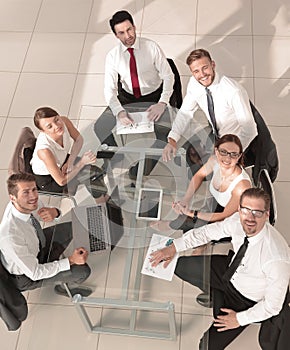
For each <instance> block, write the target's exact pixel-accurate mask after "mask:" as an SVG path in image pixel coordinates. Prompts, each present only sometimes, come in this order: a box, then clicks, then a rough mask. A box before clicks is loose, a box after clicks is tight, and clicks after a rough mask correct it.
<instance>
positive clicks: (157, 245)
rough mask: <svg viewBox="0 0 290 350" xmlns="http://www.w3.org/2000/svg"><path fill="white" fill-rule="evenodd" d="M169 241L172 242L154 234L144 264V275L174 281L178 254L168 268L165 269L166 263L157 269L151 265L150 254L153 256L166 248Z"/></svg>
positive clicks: (159, 265)
mask: <svg viewBox="0 0 290 350" xmlns="http://www.w3.org/2000/svg"><path fill="white" fill-rule="evenodd" d="M169 240H171V238H170V237H165V236H162V235H158V234H153V236H152V238H151V242H150V245H149V248H148V251H147V254H146V257H145V260H144V263H143V267H142V270H141V273H142V274H143V275H148V276H152V277H156V278H160V279H163V280H166V281H171V280H172V277H173V274H174V270H175V266H176V263H177V258H178V253H176V254H175V255H174V258H173V259H172V260H171V262H170V264H169V265H168V266H167V267H166V268H164V267H163V265H164V262H161V263H159V264H158V265H157V266H156V267H152V265H151V263H150V254H152V253H153V252H155V251H156V250H159V249H162V248H164V247H166V243H167V242H168V241H169Z"/></svg>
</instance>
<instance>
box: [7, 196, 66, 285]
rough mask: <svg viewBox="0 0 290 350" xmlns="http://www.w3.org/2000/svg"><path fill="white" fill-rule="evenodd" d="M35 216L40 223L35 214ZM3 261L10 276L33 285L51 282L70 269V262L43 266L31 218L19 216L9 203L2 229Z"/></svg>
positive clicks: (54, 262) (64, 261) (21, 214)
mask: <svg viewBox="0 0 290 350" xmlns="http://www.w3.org/2000/svg"><path fill="white" fill-rule="evenodd" d="M33 215H34V216H35V217H36V218H37V219H39V216H38V215H37V213H36V212H33ZM0 251H1V261H2V264H3V266H4V267H5V268H6V270H7V271H8V272H10V273H11V274H14V275H25V276H27V277H29V278H30V279H31V280H33V281H37V280H41V279H44V278H50V277H53V276H55V275H56V274H58V273H59V272H61V271H67V270H69V269H70V264H69V260H68V259H67V258H65V259H61V260H57V261H53V262H49V263H45V264H40V263H39V262H38V260H37V255H38V253H39V240H38V237H37V234H36V231H35V229H34V227H33V226H32V224H31V222H30V214H23V213H20V212H19V211H18V210H17V209H16V208H15V207H14V205H13V204H12V203H11V202H10V203H9V204H8V205H7V207H6V209H5V212H4V215H3V218H2V222H1V225H0Z"/></svg>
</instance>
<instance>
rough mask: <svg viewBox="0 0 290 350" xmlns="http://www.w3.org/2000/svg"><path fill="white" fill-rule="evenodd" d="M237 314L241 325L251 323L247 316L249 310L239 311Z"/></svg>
mask: <svg viewBox="0 0 290 350" xmlns="http://www.w3.org/2000/svg"><path fill="white" fill-rule="evenodd" d="M236 316H237V320H238V322H239V325H240V326H246V325H247V324H249V323H250V322H249V320H248V317H247V311H241V312H237V314H236Z"/></svg>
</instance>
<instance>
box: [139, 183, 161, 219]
mask: <svg viewBox="0 0 290 350" xmlns="http://www.w3.org/2000/svg"><path fill="white" fill-rule="evenodd" d="M162 194H163V191H162V189H156V188H141V189H140V191H139V197H138V203H137V212H136V219H139V220H150V221H152V220H160V217H161V205H162Z"/></svg>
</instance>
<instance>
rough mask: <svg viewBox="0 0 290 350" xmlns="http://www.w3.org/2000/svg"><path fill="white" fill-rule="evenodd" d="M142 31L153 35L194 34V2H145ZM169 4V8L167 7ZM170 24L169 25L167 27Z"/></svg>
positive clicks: (162, 0) (163, 0)
mask: <svg viewBox="0 0 290 350" xmlns="http://www.w3.org/2000/svg"><path fill="white" fill-rule="evenodd" d="M145 2H146V5H147V6H146V7H145V9H144V19H143V26H142V30H143V32H144V33H154V34H157V33H158V34H195V33H196V20H195V18H196V1H188V0H181V1H178V2H177V1H172V0H171V1H170V2H168V1H166V0H161V1H150V0H149V1H147V0H146V1H145ZM169 3H170V6H168V5H169ZM168 23H170V25H168Z"/></svg>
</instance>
